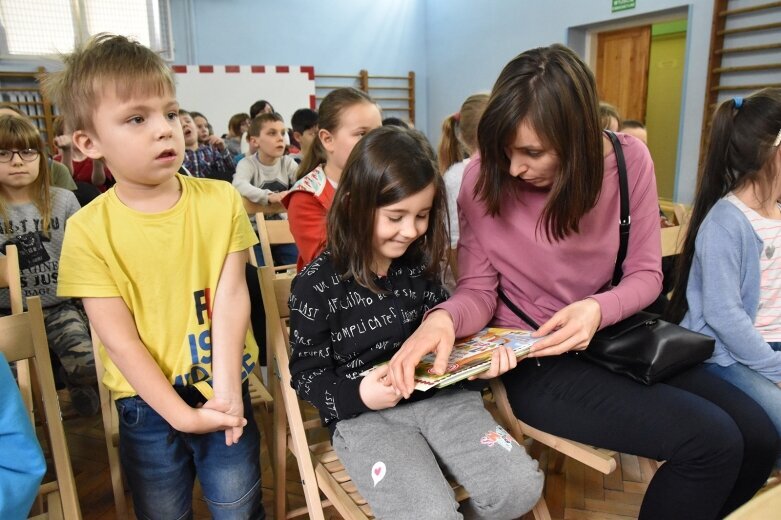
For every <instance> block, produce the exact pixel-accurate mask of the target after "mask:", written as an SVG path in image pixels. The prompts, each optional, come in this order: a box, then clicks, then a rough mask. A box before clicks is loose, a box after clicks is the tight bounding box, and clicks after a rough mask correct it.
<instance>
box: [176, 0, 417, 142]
mask: <svg viewBox="0 0 781 520" xmlns="http://www.w3.org/2000/svg"><path fill="white" fill-rule="evenodd" d="M425 15H426V13H425V0H369V1H367V0H328V1H327V2H326V1H314V0H283V1H277V0H221V1H214V0H171V19H172V28H173V35H174V52H175V60H174V62H175V63H177V64H182V65H187V64H196V65H226V64H227V65H231V64H236V65H313V66H314V67H315V73H316V74H317V73H328V74H352V75H357V74H358V71H360V70H361V69H366V70H368V71H369V73H370V74H373V75H374V74H385V75H400V76H406V75H407V73H408V72H409V71H414V72H415V73H416V78H417V85H416V105H417V106H416V122H417V125H416V126H417V127H418V128H420V129H421V130H423V131H426V122H427V89H426V84H425V78H426V76H427V63H426V52H425V48H426V41H425V18H426V16H425ZM225 95H229V93H225ZM262 98H263V95H262V93H259V94H258V97H257V98H256V99H252V100H249V101H248V103H247V109H249V105H250V104H251V103H252V102H254V101H256V100H257V99H262ZM269 101H271V103H272V104H273V103H274V100H273V99H269Z"/></svg>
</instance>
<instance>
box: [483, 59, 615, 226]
mask: <svg viewBox="0 0 781 520" xmlns="http://www.w3.org/2000/svg"><path fill="white" fill-rule="evenodd" d="M598 107H599V100H598V99H597V89H596V84H595V81H594V75H593V74H592V73H591V71H590V70H589V68H588V66H586V64H585V63H583V61H582V60H581V59H580V58H579V57H578V56H577V55H576V54H575V53H574V52H573V51H572V50H570V49H569V48H567V47H565V46H563V45H559V44H555V45H551V46H550V47H541V48H538V49H532V50H529V51H526V52H524V53H522V54H520V55H518V56H517V57H515V58H514V59H513V60H512V61H510V63H508V64H507V65H506V66H505V67H504V70H502V72H501V74H499V78H498V79H497V80H496V83H495V84H494V88H493V91H492V92H491V97H490V99H489V100H488V106H487V107H486V108H485V111H484V112H483V116H482V118H481V119H480V124H479V125H478V128H477V139H478V143H479V145H480V156H481V169H480V177H479V178H478V181H477V184H476V185H475V196H476V197H477V198H478V199H479V200H482V201H484V202H485V205H486V207H487V212H488V214H490V215H491V216H497V215H499V214H500V213H501V203H502V198H503V197H504V196H505V193H513V194H516V195H517V194H518V191H517V187H518V183H519V181H518V180H516V179H514V178H512V177H511V176H510V175H509V170H510V161H509V159H508V157H507V153H506V148H507V146H509V145H510V144H511V143H512V142H513V141H514V140H515V137H516V133H517V131H518V127H519V126H520V125H521V123H524V122H525V123H527V124H528V125H529V126H530V127H531V128H532V129H533V130H534V132H535V133H536V134H537V136H538V137H539V138H540V140H541V142H542V144H543V145H544V146H546V147H548V148H550V149H552V151H553V152H555V153H556V155H557V156H558V158H559V172H558V174H557V175H556V177H555V178H554V180H553V185H552V186H551V188H550V195H549V196H548V200H547V203H546V205H545V208H544V209H543V212H542V214H541V215H540V220H539V222H538V225H539V226H542V227H543V228H544V230H545V234H546V237H547V238H548V239H549V240H550V239H551V237H552V238H553V239H555V240H561V239H563V238H565V237H566V236H567V235H569V234H570V233H573V232H574V233H577V232H578V230H579V228H578V225H579V223H580V219H581V218H582V217H583V216H584V215H585V214H586V213H587V212H588V211H589V210H591V209H592V208H593V207H594V205H595V204H596V202H597V199H598V198H599V193H600V190H601V188H602V175H603V161H604V159H603V157H602V149H603V144H602V128H601V126H600V124H599V108H598Z"/></svg>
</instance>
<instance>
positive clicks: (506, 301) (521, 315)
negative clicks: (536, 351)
mask: <svg viewBox="0 0 781 520" xmlns="http://www.w3.org/2000/svg"><path fill="white" fill-rule="evenodd" d="M496 290H497V292H498V293H499V299H500V300H502V301H503V302H504V304H505V305H507V307H508V308H509V309H510V310H511V311H513V312H514V313H515V315H516V316H518V317H519V318H521V319H522V320H523V321H525V322H526V323H528V324H529V325H531V326H532V328H534V329H535V330H536V329H539V328H540V326H539V325H537V322H536V321H534V320H533V319H531V318H530V317H529V316H527V315H526V313H525V312H523V311H522V310H521V309H519V308H518V306H517V305H515V304H514V303H513V302H512V301H511V300H510V298H508V297H507V295H506V294H504V291H503V290H502V289H501V287H498V288H497V289H496Z"/></svg>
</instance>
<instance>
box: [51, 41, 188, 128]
mask: <svg viewBox="0 0 781 520" xmlns="http://www.w3.org/2000/svg"><path fill="white" fill-rule="evenodd" d="M63 63H64V65H65V67H64V68H63V69H62V70H61V71H58V72H51V73H47V74H44V75H43V76H42V77H41V86H42V88H43V92H44V95H45V96H47V97H48V98H49V99H51V100H52V101H53V102H54V104H55V105H56V106H57V107H58V108H59V110H60V113H61V114H62V115H63V116H64V118H65V120H66V121H68V123H69V124H70V125H71V126H72V128H71V130H74V131H76V130H90V131H94V130H95V126H94V125H93V116H94V114H95V111H96V110H97V107H98V105H99V104H100V99H101V96H102V95H104V93H105V89H107V88H113V89H114V93H115V95H116V96H117V97H118V98H119V99H133V98H135V97H143V96H149V95H158V96H162V95H165V94H169V93H171V94H175V92H176V87H175V85H174V78H173V73H172V72H171V69H170V68H169V67H168V65H166V64H165V62H164V61H163V60H162V58H160V56H158V55H157V54H155V53H154V52H153V51H152V50H151V49H149V48H147V47H144V46H143V45H141V44H140V43H138V42H136V41H133V40H130V39H128V38H126V37H125V36H119V35H114V34H107V33H101V34H98V35H95V36H94V37H92V38H90V40H89V41H88V42H87V43H86V44H85V45H84V46H82V47H79V48H77V49H75V50H74V51H73V52H72V53H71V54H68V55H66V56H64V57H63Z"/></svg>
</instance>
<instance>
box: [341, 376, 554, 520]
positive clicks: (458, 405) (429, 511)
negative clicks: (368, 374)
mask: <svg viewBox="0 0 781 520" xmlns="http://www.w3.org/2000/svg"><path fill="white" fill-rule="evenodd" d="M333 446H334V449H335V450H336V453H337V454H338V455H339V458H340V459H341V460H342V463H343V464H344V466H345V469H346V470H347V473H349V475H350V476H351V477H352V480H353V482H355V485H356V486H357V487H358V491H359V492H360V493H361V495H363V497H364V498H365V499H366V500H367V501H368V502H369V505H370V506H371V508H372V511H373V512H374V514H375V516H376V517H377V518H378V519H393V520H403V519H419V518H428V519H432V520H440V519H443V520H444V519H457V518H463V516H462V514H461V512H459V511H458V502H456V500H455V497H454V494H453V490H452V489H451V488H450V485H449V484H448V483H447V480H446V479H445V475H447V476H452V477H453V478H455V479H456V481H457V482H458V483H459V484H461V485H462V486H464V488H465V489H466V490H467V491H468V492H469V496H470V499H469V501H468V502H467V503H466V504H465V507H464V508H462V512H463V514H464V515H465V516H466V517H467V518H485V519H491V520H501V519H505V518H506V519H510V518H517V517H519V516H521V515H523V514H524V513H526V512H527V511H529V510H531V509H532V508H533V507H534V505H535V504H536V503H537V501H538V500H539V498H540V494H541V493H542V485H543V478H544V477H543V474H542V472H541V471H539V469H538V468H537V461H535V460H533V459H532V458H531V457H529V455H527V454H526V450H524V448H523V447H522V446H520V445H519V444H518V443H517V442H516V441H515V440H514V439H513V438H512V437H511V436H510V435H509V433H507V432H506V431H505V430H504V429H503V428H502V427H501V426H498V425H497V424H496V421H494V419H493V417H492V416H491V414H490V413H488V411H487V410H486V409H485V408H484V406H483V399H482V396H481V395H480V392H474V391H467V390H444V391H441V392H440V393H439V394H438V395H436V396H434V397H432V398H429V399H426V400H424V401H419V402H416V403H410V404H404V405H402V406H396V407H394V408H388V409H385V410H380V411H376V412H367V413H364V414H362V415H359V416H358V417H355V418H352V419H346V420H343V421H340V422H339V423H337V425H336V430H335V431H334V436H333Z"/></svg>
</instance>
